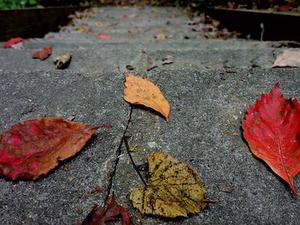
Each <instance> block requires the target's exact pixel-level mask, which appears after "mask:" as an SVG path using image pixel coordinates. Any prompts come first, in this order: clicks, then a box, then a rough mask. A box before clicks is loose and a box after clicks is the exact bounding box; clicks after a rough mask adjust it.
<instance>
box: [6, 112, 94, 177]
mask: <svg viewBox="0 0 300 225" xmlns="http://www.w3.org/2000/svg"><path fill="white" fill-rule="evenodd" d="M97 128H98V127H88V126H86V125H84V124H83V123H79V122H72V121H68V120H64V119H61V118H47V117H44V118H38V119H33V120H27V121H25V122H22V123H18V124H15V125H13V126H12V127H11V128H10V129H9V130H7V131H5V132H4V133H2V134H0V174H2V175H4V176H6V177H9V178H11V179H13V180H16V179H29V180H35V179H37V178H38V177H39V176H40V175H42V174H47V173H48V172H49V171H50V170H51V169H53V168H54V167H56V166H57V164H58V161H61V160H64V159H67V158H69V157H71V156H72V155H74V154H75V153H77V152H78V151H80V150H81V149H82V147H83V146H84V145H85V143H86V142H87V141H88V140H89V139H90V138H91V136H92V135H93V134H94V132H95V131H96V129H97Z"/></svg>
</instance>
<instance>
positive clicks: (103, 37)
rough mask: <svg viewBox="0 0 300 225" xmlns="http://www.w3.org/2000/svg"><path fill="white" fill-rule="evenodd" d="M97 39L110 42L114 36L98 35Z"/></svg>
mask: <svg viewBox="0 0 300 225" xmlns="http://www.w3.org/2000/svg"><path fill="white" fill-rule="evenodd" d="M96 38H98V39H101V40H109V39H111V38H112V36H110V35H109V34H105V33H102V34H98V35H97V36H96Z"/></svg>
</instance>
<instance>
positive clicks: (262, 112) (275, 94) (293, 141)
mask: <svg viewBox="0 0 300 225" xmlns="http://www.w3.org/2000/svg"><path fill="white" fill-rule="evenodd" d="M243 130H244V132H243V134H244V137H245V139H246V141H247V142H248V144H249V146H250V149H251V151H252V153H253V154H254V155H255V156H256V157H258V158H260V159H262V160H264V161H265V162H266V163H267V164H268V165H269V166H270V167H271V169H272V170H273V171H274V172H275V173H276V174H277V175H278V176H280V177H281V178H282V179H283V180H284V181H286V182H287V183H288V184H289V186H290V187H291V189H292V191H293V193H294V194H296V190H295V187H294V184H293V180H294V178H295V176H296V175H297V174H298V173H299V172H300V163H299V162H300V139H299V137H300V105H299V103H298V101H297V99H286V98H284V97H283V95H282V93H281V91H280V88H279V84H278V83H277V84H276V85H275V86H274V87H273V89H272V90H271V92H270V93H268V94H262V95H261V98H260V99H258V100H256V102H255V104H253V105H250V106H249V108H248V109H247V112H246V117H245V119H244V120H243Z"/></svg>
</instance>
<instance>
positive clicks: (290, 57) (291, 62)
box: [272, 50, 300, 67]
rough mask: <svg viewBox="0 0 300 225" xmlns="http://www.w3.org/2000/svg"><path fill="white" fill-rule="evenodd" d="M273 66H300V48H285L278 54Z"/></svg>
mask: <svg viewBox="0 0 300 225" xmlns="http://www.w3.org/2000/svg"><path fill="white" fill-rule="evenodd" d="M272 67H300V50H298V51H291V50H284V51H283V53H282V54H280V55H279V56H277V58H276V60H275V62H274V64H273V65H272Z"/></svg>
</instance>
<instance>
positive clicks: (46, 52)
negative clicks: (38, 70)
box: [32, 46, 53, 60]
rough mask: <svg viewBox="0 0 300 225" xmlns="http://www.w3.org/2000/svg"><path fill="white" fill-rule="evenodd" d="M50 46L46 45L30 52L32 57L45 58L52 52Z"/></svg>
mask: <svg viewBox="0 0 300 225" xmlns="http://www.w3.org/2000/svg"><path fill="white" fill-rule="evenodd" d="M52 49H53V48H52V46H47V47H45V48H43V49H42V50H40V51H37V52H34V53H33V54H32V58H33V59H40V60H45V59H47V58H48V57H49V56H50V55H51V54H52Z"/></svg>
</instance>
